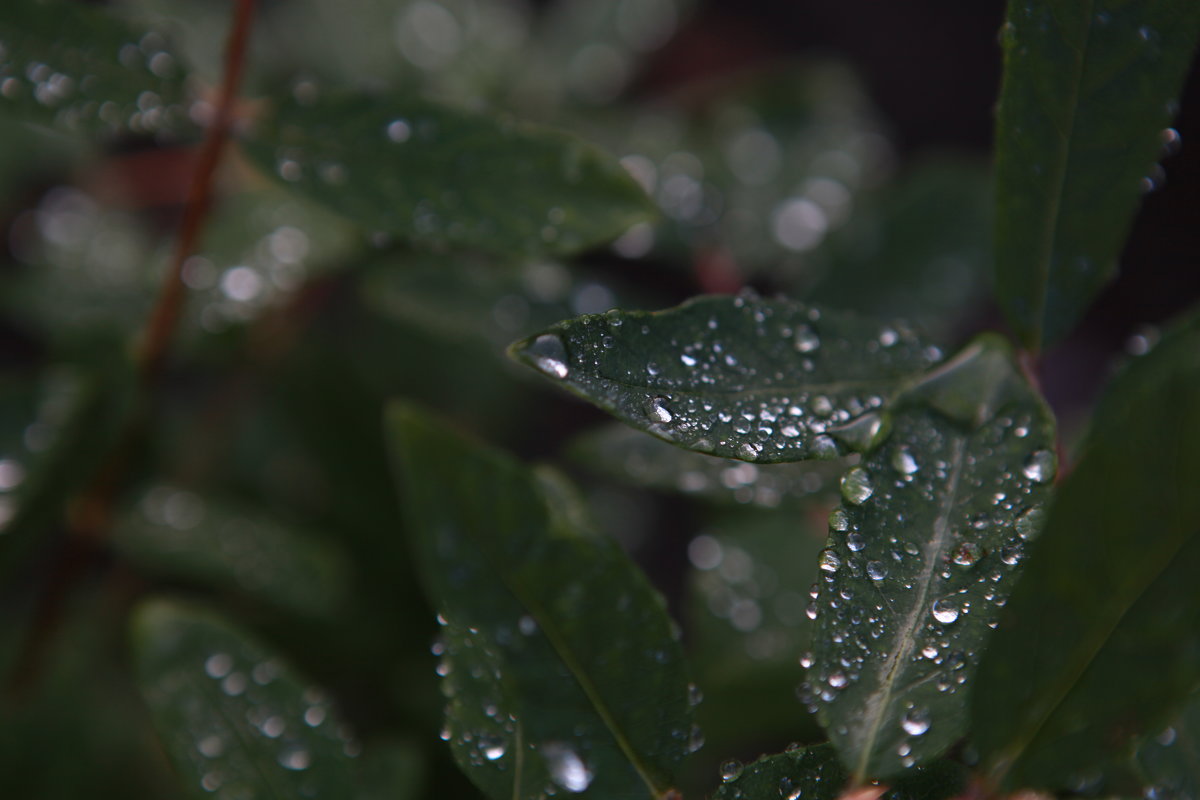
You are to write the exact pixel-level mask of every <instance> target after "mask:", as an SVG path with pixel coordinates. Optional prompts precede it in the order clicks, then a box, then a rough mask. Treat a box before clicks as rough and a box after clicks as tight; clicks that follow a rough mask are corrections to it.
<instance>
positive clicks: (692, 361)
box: [679, 353, 696, 367]
mask: <svg viewBox="0 0 1200 800" xmlns="http://www.w3.org/2000/svg"><path fill="white" fill-rule="evenodd" d="M679 360H680V361H682V362H683V363H684V365H685V366H688V367H694V366H696V357H695V356H692V355H688V354H687V353H683V354H681V355H680V356H679Z"/></svg>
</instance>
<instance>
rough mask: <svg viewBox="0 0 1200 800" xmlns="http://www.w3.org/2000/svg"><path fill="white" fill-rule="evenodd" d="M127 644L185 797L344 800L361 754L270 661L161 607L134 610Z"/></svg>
mask: <svg viewBox="0 0 1200 800" xmlns="http://www.w3.org/2000/svg"><path fill="white" fill-rule="evenodd" d="M133 639H134V647H135V652H136V661H137V670H138V676H139V679H140V682H141V686H142V693H143V694H144V696H145V698H146V701H147V703H148V704H149V706H150V710H151V712H152V714H153V716H154V719H155V723H156V726H157V728H158V731H159V735H160V736H161V737H162V740H163V745H164V746H165V747H166V750H167V753H168V755H169V756H170V757H171V760H172V762H173V763H174V764H175V767H176V769H177V770H178V771H179V773H180V776H181V777H182V779H183V781H184V783H185V785H186V786H187V787H188V789H189V790H190V796H193V797H207V796H211V795H210V793H217V796H220V797H267V798H279V799H280V800H283V798H294V797H312V796H329V797H344V796H346V794H347V789H348V788H349V787H350V786H351V785H352V783H353V781H354V763H353V761H352V758H351V756H352V755H354V754H355V753H357V751H358V747H359V746H358V744H357V743H356V742H354V741H352V740H350V739H348V738H347V734H346V731H345V729H344V727H342V726H341V725H339V723H338V720H337V719H336V718H335V716H334V710H333V709H332V708H331V706H330V705H329V702H328V700H327V699H326V698H325V697H324V695H323V694H322V693H321V692H320V691H319V690H318V689H316V688H315V687H311V686H308V685H306V684H305V683H304V682H303V681H302V680H301V679H299V678H298V677H297V676H295V675H293V674H292V673H291V671H290V670H289V669H288V667H287V665H286V664H284V663H282V662H281V661H280V660H279V658H278V656H277V655H275V654H274V653H272V652H270V651H268V650H266V649H265V648H263V647H262V646H260V645H258V644H257V643H255V642H254V641H253V640H252V639H250V638H247V637H246V636H245V635H243V634H242V633H240V632H239V631H237V630H236V629H235V628H233V627H231V626H229V625H227V624H225V623H223V622H221V621H219V620H217V619H215V618H213V617H211V616H209V615H207V614H204V613H200V612H197V611H193V610H189V609H186V608H183V607H179V606H176V605H173V604H170V603H167V602H164V601H158V602H152V603H150V604H147V605H145V606H143V607H142V608H141V609H140V610H139V612H138V613H137V615H136V616H135V617H134V622H133Z"/></svg>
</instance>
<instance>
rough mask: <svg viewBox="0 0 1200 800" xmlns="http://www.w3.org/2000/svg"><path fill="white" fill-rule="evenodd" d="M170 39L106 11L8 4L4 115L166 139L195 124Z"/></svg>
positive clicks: (0, 46) (1, 90)
mask: <svg viewBox="0 0 1200 800" xmlns="http://www.w3.org/2000/svg"><path fill="white" fill-rule="evenodd" d="M183 78H184V73H183V70H182V69H180V66H179V63H178V62H177V61H176V59H175V56H174V54H173V53H172V52H171V50H170V48H169V46H168V44H167V42H166V40H164V39H163V37H162V36H160V35H158V34H157V33H154V32H149V33H147V32H146V31H144V30H143V31H139V30H136V29H134V28H131V27H129V26H127V25H126V24H125V23H124V22H123V21H121V20H119V19H117V18H116V17H114V16H112V15H111V14H109V13H108V12H107V11H106V10H105V9H101V8H95V7H89V6H86V5H80V4H79V3H65V2H50V1H49V0H6V3H5V9H4V14H3V16H0V113H3V114H4V115H5V116H9V115H11V116H14V117H17V118H19V119H22V120H25V121H27V122H33V123H39V124H53V125H56V126H57V127H59V128H62V129H64V130H68V131H86V132H89V133H101V134H110V135H111V134H117V133H124V132H129V133H134V134H155V135H157V134H163V133H170V132H178V131H184V130H188V129H189V128H191V127H193V126H192V123H191V121H190V120H189V118H188V111H187V107H186V105H185V102H184V101H185V99H186V98H185V92H184V84H183Z"/></svg>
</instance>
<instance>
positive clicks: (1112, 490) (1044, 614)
mask: <svg viewBox="0 0 1200 800" xmlns="http://www.w3.org/2000/svg"><path fill="white" fill-rule="evenodd" d="M1081 453H1082V455H1081V458H1080V460H1079V463H1078V466H1076V467H1075V469H1074V470H1073V471H1072V472H1071V473H1070V474H1069V475H1068V476H1067V477H1066V478H1065V480H1064V481H1063V483H1062V485H1061V486H1060V487H1059V489H1058V492H1057V497H1056V499H1055V501H1054V504H1053V505H1052V506H1051V508H1050V509H1049V513H1048V516H1047V520H1046V524H1045V534H1044V535H1043V537H1042V538H1041V540H1040V541H1039V542H1038V544H1037V545H1036V546H1035V547H1034V548H1033V552H1032V554H1031V558H1030V562H1029V566H1028V568H1027V569H1026V570H1025V577H1024V578H1023V579H1022V580H1021V583H1020V585H1019V586H1018V587H1017V591H1016V592H1014V594H1013V596H1012V599H1011V602H1010V603H1009V604H1008V607H1007V608H1006V610H1005V615H1004V618H1003V620H1002V623H1001V626H1000V629H999V631H998V632H997V634H996V636H995V637H994V639H993V642H992V644H991V645H990V648H989V650H988V654H987V656H986V658H985V659H984V662H983V665H982V666H981V668H980V674H979V681H978V685H977V688H976V692H975V696H974V697H975V699H974V707H973V730H974V739H975V743H976V744H977V746H978V747H979V749H980V751H981V754H982V756H983V757H984V759H985V761H986V763H988V764H989V765H990V767H991V770H992V772H993V773H994V774H995V775H997V776H1007V784H1008V785H1011V786H1018V785H1019V786H1031V785H1032V786H1048V787H1060V786H1066V785H1069V784H1071V783H1072V781H1073V779H1074V777H1075V776H1077V775H1079V774H1080V773H1082V772H1086V771H1087V770H1089V769H1091V768H1093V767H1096V766H1098V765H1100V764H1103V763H1104V761H1105V759H1106V757H1119V756H1125V755H1129V754H1130V753H1131V752H1132V748H1133V746H1134V742H1133V738H1134V737H1136V736H1139V735H1153V734H1156V733H1158V732H1159V731H1161V729H1162V726H1164V725H1166V724H1168V723H1169V722H1170V717H1171V715H1172V713H1173V712H1175V711H1176V710H1177V709H1178V708H1179V707H1180V704H1181V703H1182V702H1183V700H1184V698H1185V697H1186V696H1187V694H1188V692H1190V691H1191V690H1192V689H1193V688H1194V687H1195V686H1196V685H1197V684H1198V683H1200V666H1198V665H1200V634H1198V633H1197V632H1198V631H1200V594H1198V593H1197V592H1196V584H1195V576H1196V574H1197V572H1198V571H1200V536H1198V535H1197V533H1198V532H1200V494H1197V492H1196V491H1195V487H1196V486H1197V485H1200V319H1197V318H1192V319H1191V320H1189V321H1187V322H1186V323H1184V324H1182V325H1180V326H1179V327H1177V328H1176V329H1175V330H1174V331H1173V332H1171V333H1169V334H1167V335H1165V336H1164V337H1163V339H1162V341H1161V342H1160V343H1159V344H1158V346H1157V347H1156V348H1155V349H1153V350H1151V351H1150V353H1149V354H1147V355H1145V356H1142V357H1140V358H1139V359H1137V360H1135V361H1133V362H1132V363H1130V364H1129V365H1128V367H1127V368H1126V369H1125V371H1124V372H1123V373H1122V374H1121V375H1120V376H1118V377H1117V378H1116V379H1115V380H1114V381H1113V383H1112V385H1111V386H1110V387H1109V389H1108V390H1107V392H1106V394H1105V397H1104V399H1103V400H1102V401H1101V404H1100V406H1099V407H1098V409H1097V411H1096V414H1095V417H1094V418H1093V422H1092V427H1091V433H1090V434H1089V436H1088V438H1087V440H1086V441H1085V443H1084V446H1083V448H1082V450H1081ZM1030 676H1037V677H1036V680H1031V679H1030ZM1115 686H1119V687H1121V691H1119V692H1114V691H1113V687H1115Z"/></svg>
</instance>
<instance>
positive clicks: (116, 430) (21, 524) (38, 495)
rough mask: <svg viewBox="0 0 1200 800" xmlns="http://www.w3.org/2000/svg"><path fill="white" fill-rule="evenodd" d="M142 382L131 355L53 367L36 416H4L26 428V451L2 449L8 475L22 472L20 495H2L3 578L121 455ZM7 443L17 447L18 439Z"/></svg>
mask: <svg viewBox="0 0 1200 800" xmlns="http://www.w3.org/2000/svg"><path fill="white" fill-rule="evenodd" d="M136 389H137V383H136V375H135V374H134V371H133V369H132V365H130V364H128V363H127V362H124V361H120V362H118V363H115V364H110V365H108V367H107V368H96V369H95V370H94V371H92V372H90V373H85V374H80V373H75V372H70V371H66V372H60V373H50V374H48V375H47V377H46V378H45V380H44V389H43V392H42V396H41V398H40V402H39V403H38V408H37V412H36V417H35V418H34V419H33V420H30V419H27V418H20V419H6V420H4V422H5V423H6V425H13V426H19V427H18V429H19V430H21V431H22V432H23V434H24V435H23V436H22V439H23V441H22V447H21V449H20V450H19V451H17V452H13V451H10V452H7V453H0V460H3V461H4V462H6V463H5V466H6V469H5V472H6V473H7V475H6V476H5V482H6V483H11V482H12V481H13V476H14V475H16V476H21V477H18V478H17V485H16V486H15V488H13V491H12V494H10V495H8V496H5V497H2V498H0V514H3V515H4V519H3V520H2V521H0V581H2V580H7V579H9V578H11V577H12V575H13V574H14V572H15V571H16V570H18V569H22V568H24V567H25V565H26V564H27V559H28V558H29V557H30V556H31V555H32V554H33V553H35V552H36V551H37V549H38V547H39V546H41V545H44V544H45V542H46V540H47V537H49V536H51V534H53V533H55V531H54V530H53V529H54V528H55V526H58V525H62V524H65V522H66V515H67V510H68V508H67V507H68V504H69V503H70V502H71V501H72V500H74V499H76V498H77V496H78V494H79V493H80V492H82V491H83V490H84V489H85V488H86V487H87V485H88V482H89V481H90V480H92V479H93V478H95V477H96V474H97V471H98V470H99V469H100V468H101V467H102V465H103V463H104V459H105V458H108V457H111V456H112V455H113V448H114V446H115V445H116V444H117V441H118V439H119V437H120V434H121V432H122V431H123V430H124V426H125V424H126V422H127V421H128V418H129V416H130V414H131V413H132V411H133V406H134V397H135V393H136ZM6 438H7V437H6ZM6 444H8V445H9V446H10V447H12V446H13V442H12V440H11V439H9V441H8V442H7V443H6ZM25 476H27V477H25Z"/></svg>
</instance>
